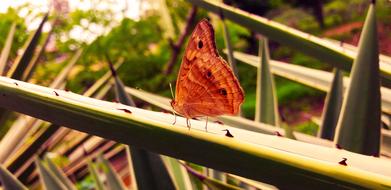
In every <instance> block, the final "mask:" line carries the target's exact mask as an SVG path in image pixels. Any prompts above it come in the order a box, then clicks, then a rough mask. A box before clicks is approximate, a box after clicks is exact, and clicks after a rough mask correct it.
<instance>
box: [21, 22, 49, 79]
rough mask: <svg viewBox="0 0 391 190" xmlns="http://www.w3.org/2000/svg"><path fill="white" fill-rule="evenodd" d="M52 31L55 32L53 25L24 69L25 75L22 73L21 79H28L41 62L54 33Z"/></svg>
mask: <svg viewBox="0 0 391 190" xmlns="http://www.w3.org/2000/svg"><path fill="white" fill-rule="evenodd" d="M52 33H53V27H52V28H51V29H50V31H49V32H48V34H47V35H46V37H45V40H44V43H43V44H42V46H41V47H39V48H38V50H37V53H35V54H34V55H33V57H32V58H31V61H30V62H29V64H28V65H27V67H26V68H25V70H24V71H23V75H22V78H21V80H23V81H27V80H29V79H30V78H31V76H32V75H33V74H34V71H35V68H36V67H37V65H38V63H39V59H40V58H41V57H42V55H43V54H44V52H45V49H46V46H47V45H48V43H49V40H50V36H51V35H52Z"/></svg>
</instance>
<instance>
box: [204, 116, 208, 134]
mask: <svg viewBox="0 0 391 190" xmlns="http://www.w3.org/2000/svg"><path fill="white" fill-rule="evenodd" d="M205 131H206V132H208V116H206V123H205Z"/></svg>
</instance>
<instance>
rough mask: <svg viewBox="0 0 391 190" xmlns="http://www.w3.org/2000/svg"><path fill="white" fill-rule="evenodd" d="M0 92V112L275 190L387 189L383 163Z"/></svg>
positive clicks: (180, 121)
mask: <svg viewBox="0 0 391 190" xmlns="http://www.w3.org/2000/svg"><path fill="white" fill-rule="evenodd" d="M15 82H16V83H17V84H18V86H16V85H15ZM0 91H1V94H0V95H1V96H2V98H0V106H2V107H5V108H8V109H12V110H15V111H18V112H21V113H24V114H29V115H32V116H33V117H37V118H40V119H43V120H47V121H50V122H53V123H57V124H59V125H63V126H67V127H70V128H72V129H76V130H79V131H82V132H86V133H89V134H91V135H96V136H100V137H103V138H106V139H111V140H114V141H117V142H119V143H124V144H127V145H131V146H134V147H138V148H143V149H146V150H148V151H153V152H156V153H159V154H165V155H168V156H172V157H175V158H178V159H182V160H187V161H190V162H193V163H197V164H201V165H204V166H206V167H210V168H214V169H217V170H220V171H224V172H229V173H232V174H236V175H240V176H243V177H247V178H250V179H254V180H260V181H263V182H265V183H268V184H273V185H275V186H277V187H279V188H295V187H296V188H299V187H300V188H317V189H336V188H340V187H342V186H343V187H349V188H371V189H387V188H389V187H391V173H390V171H391V162H390V161H389V160H386V159H380V158H375V157H369V156H364V155H360V154H355V153H352V152H348V151H344V150H339V149H335V148H327V147H322V146H317V145H311V144H308V143H302V142H299V141H293V140H290V139H287V138H281V137H278V136H271V135H264V134H260V133H254V132H250V131H246V130H241V129H236V128H231V127H229V126H227V125H224V128H226V129H229V130H230V131H231V133H232V134H233V135H234V137H233V138H231V137H227V136H225V133H226V132H225V131H221V128H222V126H221V125H220V124H216V123H210V124H209V126H208V131H209V132H205V130H204V126H205V123H204V122H203V121H196V120H192V121H191V122H192V126H191V127H192V128H191V130H188V129H187V127H186V119H185V118H182V117H179V116H177V123H176V125H175V126H172V119H173V116H172V115H171V114H167V113H161V112H153V111H149V110H143V109H139V108H134V107H129V106H125V105H120V104H116V103H112V102H105V101H101V100H96V99H91V98H88V97H83V96H80V95H77V94H73V93H67V92H64V91H58V95H59V96H56V95H54V94H53V89H50V88H46V87H41V86H38V85H33V84H29V83H25V82H21V81H16V80H12V79H9V78H5V77H0ZM3 95H5V96H3ZM26 105H28V106H26ZM123 109H127V110H129V111H130V112H131V113H127V112H124V111H123ZM47 113H50V114H47ZM146 139H147V140H148V141H147V142H148V143H145V142H146ZM194 150H197V151H194ZM308 150H311V151H308ZM205 155H207V156H205ZM227 158H229V159H227ZM342 158H347V164H348V166H342V165H340V164H339V163H338V162H340V161H341V160H342ZM222 160H223V161H222ZM243 163H246V164H243Z"/></svg>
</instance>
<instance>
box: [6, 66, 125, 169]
mask: <svg viewBox="0 0 391 190" xmlns="http://www.w3.org/2000/svg"><path fill="white" fill-rule="evenodd" d="M72 62H73V61H72ZM75 62H76V61H75ZM122 63H123V62H122V61H120V62H118V63H117V64H116V65H115V68H118V67H119V66H121V65H122ZM67 67H68V66H67ZM67 69H70V68H67ZM63 71H64V70H63ZM110 75H111V74H110V72H107V73H106V74H105V75H104V76H103V77H101V78H100V79H99V80H98V81H97V82H95V83H94V85H92V86H91V87H90V88H89V89H88V90H87V91H86V92H85V93H84V95H85V96H91V95H93V94H94V93H95V92H96V91H97V90H98V89H100V88H101V87H102V85H106V86H109V85H108V84H107V81H108V80H109V78H110ZM60 76H63V77H65V74H63V73H61V74H60V75H59V77H60ZM55 81H59V80H57V79H56V80H55ZM55 83H56V82H53V85H54V84H55ZM108 90H109V88H105V87H103V88H102V89H101V90H100V91H99V92H98V93H97V94H96V96H94V97H95V98H102V97H103V96H104V93H105V92H107V91H108ZM59 128H60V127H59V126H57V125H50V126H49V127H48V128H45V129H43V131H41V133H38V134H37V135H36V136H35V137H34V139H35V138H36V140H33V141H32V143H26V144H24V145H23V146H22V148H21V149H20V150H18V151H17V152H16V153H15V154H12V155H11V157H10V158H9V161H7V162H6V163H5V164H6V166H8V168H10V170H11V171H13V172H14V171H16V170H17V169H18V168H20V167H21V166H22V165H23V164H30V163H32V160H31V159H32V155H33V154H34V153H36V152H37V151H38V149H39V148H40V147H41V146H42V144H43V143H44V142H46V141H47V139H49V138H50V137H51V136H52V135H53V134H54V133H56V132H57V130H58V129H59ZM65 132H66V131H63V133H65ZM41 151H42V150H41Z"/></svg>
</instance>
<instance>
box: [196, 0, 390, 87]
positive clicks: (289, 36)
mask: <svg viewBox="0 0 391 190" xmlns="http://www.w3.org/2000/svg"><path fill="white" fill-rule="evenodd" d="M190 3H192V4H194V5H197V6H199V7H202V8H204V9H206V10H208V11H211V12H214V13H216V14H219V15H221V14H222V15H224V17H225V18H227V19H230V20H232V21H234V22H236V23H238V24H240V25H242V26H244V27H247V28H248V29H250V30H252V31H254V32H259V33H260V34H262V35H264V36H266V37H267V38H269V39H271V40H274V41H277V42H279V43H281V44H285V45H288V46H291V47H292V48H295V49H297V50H300V51H302V52H303V53H307V54H308V55H311V56H313V57H315V58H318V59H319V60H323V61H325V62H327V63H329V64H331V65H333V66H334V67H337V68H340V69H342V70H345V71H350V69H351V66H352V63H353V59H354V58H355V55H354V54H349V53H347V52H344V51H343V50H342V49H341V48H340V47H339V46H337V45H334V44H332V43H330V42H328V41H326V40H323V39H320V38H318V37H316V36H312V35H310V34H307V33H304V32H301V31H298V30H295V29H293V28H289V27H288V26H285V25H282V24H279V23H277V22H274V21H271V20H269V19H266V18H263V17H260V16H257V15H254V14H250V13H248V12H245V11H242V10H240V9H236V8H234V7H231V6H228V5H225V4H223V3H220V2H217V1H212V0H190ZM388 65H389V64H382V67H381V79H382V85H384V86H387V87H390V86H391V69H390V67H389V66H388Z"/></svg>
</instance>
